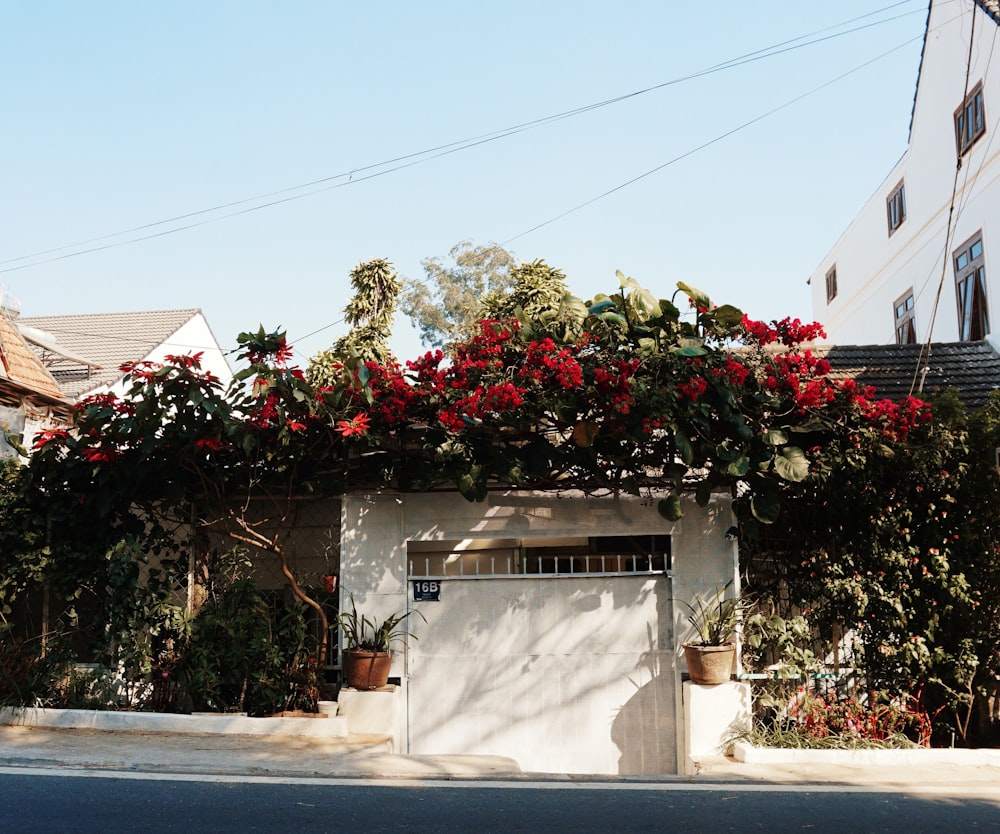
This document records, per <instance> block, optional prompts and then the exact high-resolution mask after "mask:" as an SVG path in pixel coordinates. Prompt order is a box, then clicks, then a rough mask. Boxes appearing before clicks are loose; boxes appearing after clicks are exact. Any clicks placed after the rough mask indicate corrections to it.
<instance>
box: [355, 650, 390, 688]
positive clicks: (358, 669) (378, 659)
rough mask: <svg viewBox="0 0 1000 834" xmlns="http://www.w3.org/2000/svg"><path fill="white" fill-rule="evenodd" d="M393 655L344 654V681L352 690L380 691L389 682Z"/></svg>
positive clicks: (356, 651) (382, 653)
mask: <svg viewBox="0 0 1000 834" xmlns="http://www.w3.org/2000/svg"><path fill="white" fill-rule="evenodd" d="M391 665H392V655H391V654H389V652H365V651H359V650H358V649H347V650H346V651H345V652H344V680H345V681H346V682H347V685H348V686H350V687H351V688H352V689H378V688H379V687H380V686H385V685H386V683H387V682H388V681H389V667H390V666H391Z"/></svg>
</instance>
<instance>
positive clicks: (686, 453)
mask: <svg viewBox="0 0 1000 834" xmlns="http://www.w3.org/2000/svg"><path fill="white" fill-rule="evenodd" d="M674 445H675V446H676V447H677V454H679V455H680V456H681V460H683V461H684V463H687V464H690V463H691V461H693V460H694V447H693V446H692V445H691V441H690V440H688V438H687V435H685V434H682V433H681V431H680V429H678V430H677V431H675V432H674Z"/></svg>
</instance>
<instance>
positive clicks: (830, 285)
mask: <svg viewBox="0 0 1000 834" xmlns="http://www.w3.org/2000/svg"><path fill="white" fill-rule="evenodd" d="M836 297H837V267H836V266H832V267H830V271H829V272H827V273H826V303H827V304H829V303H830V302H831V301H833V299H835V298H836Z"/></svg>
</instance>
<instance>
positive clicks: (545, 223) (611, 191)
mask: <svg viewBox="0 0 1000 834" xmlns="http://www.w3.org/2000/svg"><path fill="white" fill-rule="evenodd" d="M915 40H919V38H911V39H910V40H908V41H905V42H904V43H901V44H898V45H897V46H894V47H893V48H892V49H890V50H888V51H886V52H883V53H882V54H881V55H877V56H876V57H874V58H872V59H871V60H868V61H865V62H864V63H863V64H859V65H858V66H856V67H854V68H853V69H850V70H848V71H847V72H844V73H841V74H840V75H838V76H836V77H835V78H831V79H830V80H829V81H826V82H824V83H823V84H820V85H819V86H818V87H813V88H812V89H811V90H809V91H807V92H805V93H802V94H801V95H798V96H795V98H792V99H789V100H788V101H786V102H785V103H784V104H779V105H778V106H777V107H773V108H772V109H770V110H768V111H767V112H766V113H761V114H760V115H759V116H755V117H754V118H752V119H750V120H749V121H747V122H744V123H743V124H741V125H739V126H738V127H734V128H732V129H730V130H727V131H726V132H725V133H722V134H719V135H718V136H716V137H715V138H714V139H709V140H708V141H707V142H703V143H702V144H700V145H698V146H697V147H695V148H691V149H690V150H688V151H685V152H684V153H682V154H679V155H678V156H675V157H674V158H673V159H669V160H667V161H666V162H664V163H663V164H661V165H657V166H656V167H655V168H651V169H650V170H648V171H646V172H645V173H642V174H639V175H638V176H636V177H632V179H630V180H627V181H625V182H623V183H621V184H620V185H616V186H615V187H614V188H610V189H608V190H607V191H605V192H603V193H601V194H598V195H597V196H596V197H591V198H590V199H589V200H585V201H584V202H582V203H578V204H577V205H575V206H573V207H572V208H570V209H567V210H566V211H563V212H561V213H560V214H557V215H555V216H554V217H550V218H549V219H548V220H545V221H543V222H541V223H537V224H536V225H534V226H532V227H531V228H530V229H526V230H525V231H523V232H520V233H519V234H516V235H514V236H513V237H509V238H507V240H505V241H504V242H503V243H502V244H501V245H502V246H506V245H507V244H508V243H511V242H513V241H515V240H518V239H519V238H522V237H524V236H526V235H529V234H531V233H532V232H535V231H537V230H538V229H541V228H543V227H545V226H548V225H549V224H551V223H555V222H556V221H557V220H562V218H564V217H567V216H568V215H570V214H573V213H574V212H577V211H579V210H580V209H582V208H586V207H587V206H589V205H591V204H593V203H596V202H597V201H598V200H603V199H604V198H605V197H608V196H610V195H612V194H614V193H615V192H617V191H621V190H622V189H623V188H628V186H630V185H634V184H635V183H637V182H639V181H640V180H643V179H645V178H646V177H649V176H652V175H653V174H655V173H657V172H658V171H662V170H663V169H664V168H667V167H669V166H670V165H673V164H675V163H677V162H680V161H681V160H682V159H686V158H687V157H689V156H692V155H693V154H696V153H697V152H698V151H701V150H704V149H705V148H708V147H711V146H712V145H714V144H716V143H718V142H721V141H722V140H723V139H726V138H728V137H730V136H732V135H733V134H734V133H739V132H740V131H742V130H745V129H746V128H748V127H750V126H751V125H754V124H756V123H757V122H759V121H762V120H763V119H766V118H767V117H769V116H773V115H774V114H775V113H778V112H780V111H781V110H784V109H786V108H788V107H791V106H792V105H793V104H796V103H797V102H800V101H802V99H804V98H808V97H809V96H811V95H814V94H815V93H818V92H819V91H820V90H823V89H825V88H826V87H829V86H830V85H831V84H835V83H836V82H838V81H841V80H842V79H844V78H847V76H849V75H852V74H854V73H855V72H858V71H860V70H862V69H864V68H865V67H867V66H869V65H871V64H874V63H875V62H876V61H881V60H882V59H883V58H885V57H886V56H887V55H891V54H892V53H893V52H897V51H899V50H900V49H902V48H903V47H904V46H908V45H909V44H911V43H913V42H914V41H915Z"/></svg>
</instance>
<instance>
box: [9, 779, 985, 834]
mask: <svg viewBox="0 0 1000 834" xmlns="http://www.w3.org/2000/svg"><path fill="white" fill-rule="evenodd" d="M652 830H661V831H662V830H687V831H690V832H698V834H701V832H723V831H740V832H746V831H767V832H784V831H808V832H837V834H843V832H845V831H847V832H906V834H919V832H940V831H993V830H997V831H1000V796H998V798H997V799H983V798H972V797H969V796H962V795H960V794H956V795H953V796H949V795H947V794H925V793H920V794H907V793H900V792H881V791H872V790H860V789H854V790H852V789H850V788H845V787H844V786H830V787H817V786H809V787H804V786H803V787H801V788H789V787H787V786H785V787H778V788H773V787H764V786H760V785H714V786H704V785H703V786H700V787H692V786H690V785H681V784H662V783H661V784H636V785H627V784H621V783H606V784H592V785H585V784H583V785H578V784H569V783H553V782H547V783H510V782H507V783H504V782H463V783H455V784H442V783H440V782H427V783H413V782H406V783H404V782H392V781H369V780H343V779H340V780H334V779H327V780H323V779H311V780H280V779H270V778H259V779H254V780H244V779H240V778H239V777H214V778H204V779H203V778H190V777H189V778H185V779H177V778H171V777H163V776H157V775H153V774H144V775H143V777H142V778H136V777H135V776H134V775H132V776H130V777H126V778H118V776H117V775H115V774H111V773H108V774H104V775H101V776H91V775H81V774H80V772H79V771H67V770H62V771H59V770H41V769H39V770H24V771H21V772H15V771H13V770H11V769H8V771H7V772H5V773H2V774H0V831H2V832H4V834H18V832H46V834H49V833H50V832H54V833H55V834H59V832H73V834H90V832H95V833H96V832H100V833H101V834H110V833H111V832H143V834H158V832H185V834H190V833H191V832H199V831H211V832H257V831H259V832H285V831H295V832H301V831H308V832H325V831H338V832H343V831H364V832H387V831H393V832H398V831H414V832H463V831H475V832H493V831H500V832H508V831H527V832H548V831H572V832H586V831H605V832H606V831H652Z"/></svg>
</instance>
